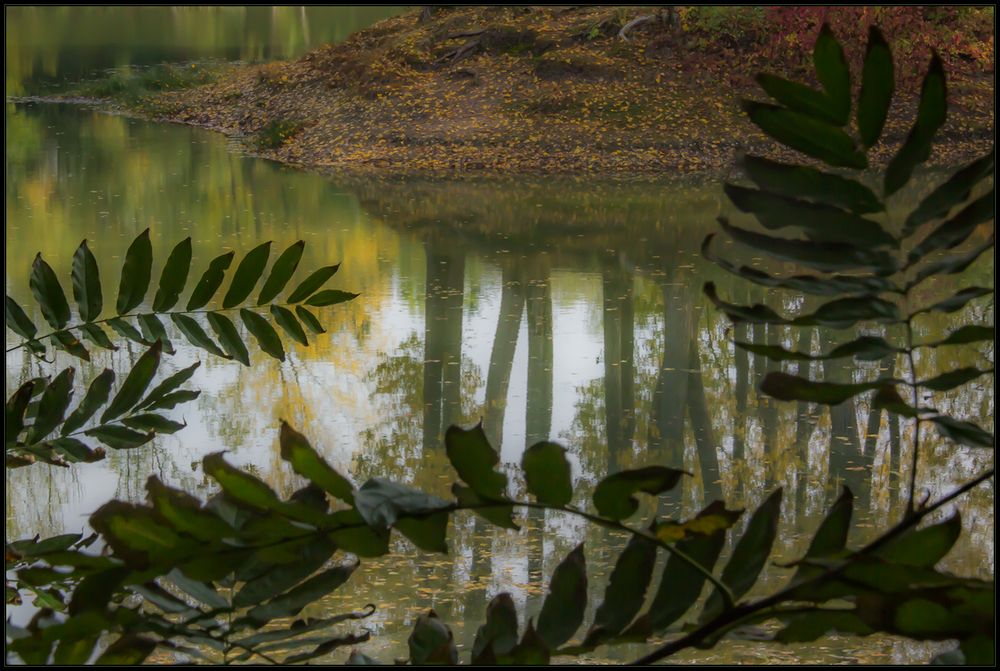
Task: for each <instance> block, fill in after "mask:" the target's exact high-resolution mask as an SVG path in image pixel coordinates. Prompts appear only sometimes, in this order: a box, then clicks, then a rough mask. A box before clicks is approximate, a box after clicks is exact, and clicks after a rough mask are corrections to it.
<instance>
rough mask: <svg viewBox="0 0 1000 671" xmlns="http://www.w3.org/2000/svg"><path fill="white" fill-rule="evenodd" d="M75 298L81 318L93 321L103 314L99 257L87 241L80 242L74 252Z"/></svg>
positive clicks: (73, 278)
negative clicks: (98, 265)
mask: <svg viewBox="0 0 1000 671" xmlns="http://www.w3.org/2000/svg"><path fill="white" fill-rule="evenodd" d="M71 277H72V280H73V298H74V299H75V300H76V306H77V311H78V312H79V314H80V319H81V320H83V321H85V322H91V321H94V320H95V319H97V318H98V317H100V316H101V309H102V308H103V307H104V299H103V297H102V294H101V276H100V272H99V271H98V269H97V259H95V258H94V254H93V252H91V251H90V248H89V247H87V241H86V240H84V241H83V242H81V243H80V246H79V247H78V248H77V250H76V253H75V254H73V272H72V275H71Z"/></svg>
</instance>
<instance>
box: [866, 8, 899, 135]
mask: <svg viewBox="0 0 1000 671" xmlns="http://www.w3.org/2000/svg"><path fill="white" fill-rule="evenodd" d="M895 86H896V77H895V72H894V71H893V66H892V51H891V50H890V49H889V45H888V44H886V41H885V38H884V37H882V33H881V32H880V31H879V29H878V28H876V27H875V26H871V27H870V28H869V29H868V47H867V49H866V50H865V63H864V66H863V69H862V71H861V93H860V94H859V95H858V112H857V120H858V135H859V136H860V137H861V144H863V145H864V146H866V147H871V146H872V145H874V144H875V143H876V142H878V139H879V137H880V136H881V135H882V127H883V126H885V119H886V116H887V115H888V114H889V105H890V104H891V103H892V94H893V92H894V90H895Z"/></svg>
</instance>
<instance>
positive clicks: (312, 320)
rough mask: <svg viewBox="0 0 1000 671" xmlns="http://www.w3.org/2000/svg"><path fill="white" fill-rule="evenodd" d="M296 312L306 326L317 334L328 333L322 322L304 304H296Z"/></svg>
mask: <svg viewBox="0 0 1000 671" xmlns="http://www.w3.org/2000/svg"><path fill="white" fill-rule="evenodd" d="M295 314H297V315H298V316H299V319H301V320H302V321H303V323H305V325H306V327H308V329H309V330H310V331H312V332H313V333H316V334H319V333H326V329H325V328H323V325H322V324H320V322H319V319H317V318H316V315H314V314H313V313H311V312H309V310H307V309H306V308H304V307H303V306H301V305H296V306H295Z"/></svg>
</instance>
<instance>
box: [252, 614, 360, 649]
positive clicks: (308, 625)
mask: <svg viewBox="0 0 1000 671" xmlns="http://www.w3.org/2000/svg"><path fill="white" fill-rule="evenodd" d="M374 612H375V605H374V604H368V606H366V608H365V610H361V611H356V612H352V613H341V614H340V615H334V616H333V617H327V618H322V619H318V620H314V619H308V620H296V621H295V622H293V623H292V625H291V627H289V628H287V629H275V630H271V631H263V632H259V633H256V634H251V635H250V636H247V637H246V638H240V639H237V640H235V641H233V643H234V644H236V645H245V646H255V645H258V644H260V643H270V642H272V641H283V640H285V639H287V638H289V637H291V636H300V635H301V634H305V633H308V632H311V631H316V630H317V629H325V628H326V627H330V626H332V625H335V624H337V623H339V622H344V621H347V620H363V619H365V618H368V617H371V616H372V614H373V613H374Z"/></svg>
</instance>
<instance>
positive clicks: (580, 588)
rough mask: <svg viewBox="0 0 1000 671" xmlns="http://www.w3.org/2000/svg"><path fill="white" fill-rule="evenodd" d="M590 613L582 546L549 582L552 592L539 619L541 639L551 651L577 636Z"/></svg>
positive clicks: (555, 572)
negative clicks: (585, 614)
mask: <svg viewBox="0 0 1000 671" xmlns="http://www.w3.org/2000/svg"><path fill="white" fill-rule="evenodd" d="M586 610H587V564H586V560H585V559H584V556H583V544H582V543H581V544H580V545H578V546H577V547H576V549H575V550H573V551H572V552H570V553H569V554H568V555H566V558H565V559H563V560H562V562H560V564H559V565H558V566H557V567H556V570H555V571H554V572H553V573H552V579H551V580H550V581H549V592H548V594H547V595H546V597H545V602H544V603H543V604H542V611H541V613H539V615H538V635H539V637H540V638H541V639H542V640H543V641H545V644H546V646H548V648H549V649H550V650H554V649H556V648H558V647H559V646H560V645H562V644H563V643H565V642H566V641H568V640H569V639H570V638H572V637H573V634H575V633H576V630H577V629H579V628H580V625H581V624H582V623H583V616H584V613H585V612H586Z"/></svg>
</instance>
